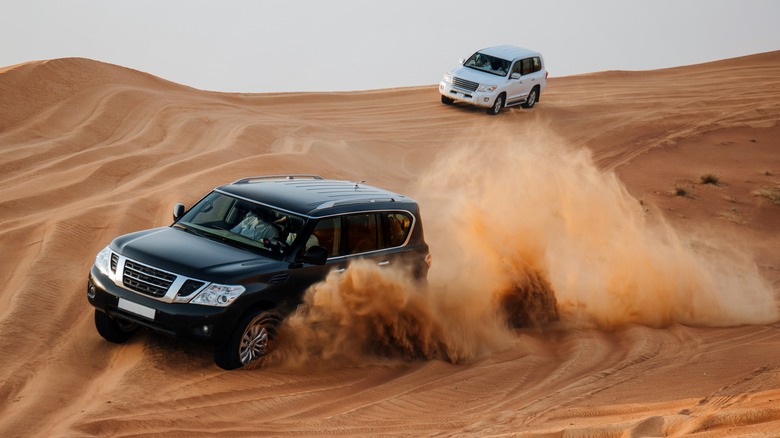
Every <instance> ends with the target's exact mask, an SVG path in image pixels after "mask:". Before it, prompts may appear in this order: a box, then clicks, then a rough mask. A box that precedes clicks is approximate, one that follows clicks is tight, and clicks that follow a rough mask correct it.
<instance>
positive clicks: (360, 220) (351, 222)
mask: <svg viewBox="0 0 780 438" xmlns="http://www.w3.org/2000/svg"><path fill="white" fill-rule="evenodd" d="M344 219H345V223H344V226H345V227H344V228H345V235H346V242H345V248H346V252H345V254H357V253H361V252H367V251H374V250H377V249H379V227H378V226H377V220H376V219H377V218H376V214H374V213H361V214H354V215H350V216H347V217H345V218H344Z"/></svg>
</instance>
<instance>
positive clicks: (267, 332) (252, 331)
mask: <svg viewBox="0 0 780 438" xmlns="http://www.w3.org/2000/svg"><path fill="white" fill-rule="evenodd" d="M279 321H280V318H279V316H278V315H277V314H275V313H273V312H267V311H254V312H250V313H248V314H247V315H245V316H244V317H243V318H241V321H240V322H239V324H238V325H237V326H236V329H235V331H234V332H233V334H232V335H231V336H230V339H228V341H227V342H226V343H225V344H223V345H220V346H218V347H217V348H216V349H215V350H214V363H216V364H217V366H219V367H220V368H222V369H225V370H235V369H238V368H254V367H257V366H260V365H262V364H263V363H264V362H265V359H266V357H267V356H268V354H269V353H270V352H271V351H273V349H274V348H275V347H276V334H277V331H278V328H279Z"/></svg>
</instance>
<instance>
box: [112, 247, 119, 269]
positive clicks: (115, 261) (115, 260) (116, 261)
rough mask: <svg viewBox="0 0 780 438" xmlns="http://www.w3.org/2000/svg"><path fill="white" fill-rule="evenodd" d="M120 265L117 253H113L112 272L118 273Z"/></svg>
mask: <svg viewBox="0 0 780 438" xmlns="http://www.w3.org/2000/svg"><path fill="white" fill-rule="evenodd" d="M117 263H119V256H118V255H116V253H115V252H112V253H111V272H116V265H117Z"/></svg>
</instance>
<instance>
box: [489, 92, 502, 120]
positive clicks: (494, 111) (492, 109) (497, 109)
mask: <svg viewBox="0 0 780 438" xmlns="http://www.w3.org/2000/svg"><path fill="white" fill-rule="evenodd" d="M503 107H504V93H501V94H499V95H498V97H496V101H495V102H493V106H491V107H490V108H488V110H487V113H488V114H490V115H491V116H495V115H496V114H498V113H500V112H501V108H503Z"/></svg>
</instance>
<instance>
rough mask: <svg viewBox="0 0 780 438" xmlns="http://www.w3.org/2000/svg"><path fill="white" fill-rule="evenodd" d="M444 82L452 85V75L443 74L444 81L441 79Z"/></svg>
mask: <svg viewBox="0 0 780 438" xmlns="http://www.w3.org/2000/svg"><path fill="white" fill-rule="evenodd" d="M442 80H443V81H444V82H446V83H448V84H451V83H452V74H450V73H444V79H442Z"/></svg>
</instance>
